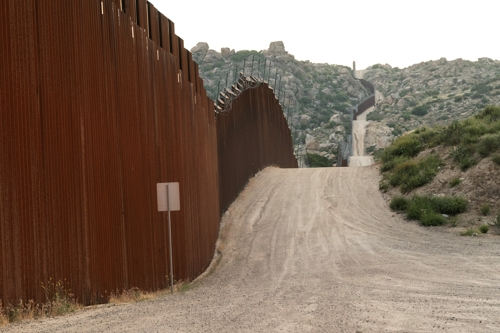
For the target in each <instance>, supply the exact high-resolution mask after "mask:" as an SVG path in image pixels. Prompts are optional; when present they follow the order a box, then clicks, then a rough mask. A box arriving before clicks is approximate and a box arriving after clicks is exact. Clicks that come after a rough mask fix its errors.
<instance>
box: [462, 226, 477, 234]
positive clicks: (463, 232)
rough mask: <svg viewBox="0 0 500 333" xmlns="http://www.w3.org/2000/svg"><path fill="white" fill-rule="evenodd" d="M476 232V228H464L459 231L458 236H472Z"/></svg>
mask: <svg viewBox="0 0 500 333" xmlns="http://www.w3.org/2000/svg"><path fill="white" fill-rule="evenodd" d="M475 233H476V230H474V229H472V228H467V229H466V230H464V231H462V232H461V233H460V236H472V235H474V234H475Z"/></svg>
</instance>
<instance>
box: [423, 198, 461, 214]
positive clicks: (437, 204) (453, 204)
mask: <svg viewBox="0 0 500 333" xmlns="http://www.w3.org/2000/svg"><path fill="white" fill-rule="evenodd" d="M431 202H432V205H433V208H434V209H435V210H436V212H439V213H441V214H447V215H458V214H461V213H463V212H465V211H466V210H467V205H468V201H467V199H465V198H461V197H452V196H446V197H432V198H431Z"/></svg>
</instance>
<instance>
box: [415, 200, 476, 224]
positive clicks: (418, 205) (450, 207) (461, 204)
mask: <svg viewBox="0 0 500 333" xmlns="http://www.w3.org/2000/svg"><path fill="white" fill-rule="evenodd" d="M467 204H468V202H467V200H466V199H464V198H460V197H450V196H447V197H431V196H420V195H414V196H413V197H411V199H410V200H409V202H408V205H407V210H406V217H407V218H409V219H411V220H420V219H421V217H422V215H423V214H426V213H431V212H434V213H437V214H446V215H457V214H460V213H463V212H465V210H466V209H467Z"/></svg>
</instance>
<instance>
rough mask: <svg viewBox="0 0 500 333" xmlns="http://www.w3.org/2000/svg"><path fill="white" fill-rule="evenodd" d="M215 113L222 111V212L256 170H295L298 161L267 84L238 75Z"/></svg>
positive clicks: (220, 146) (282, 117)
mask: <svg viewBox="0 0 500 333" xmlns="http://www.w3.org/2000/svg"><path fill="white" fill-rule="evenodd" d="M229 95H231V96H232V97H231V96H229ZM224 96H227V98H225V97H224ZM227 105H230V108H223V106H227ZM216 110H225V111H223V112H222V111H221V112H220V113H219V114H218V116H217V135H218V145H217V146H218V152H219V179H220V181H219V191H220V211H221V212H223V211H225V210H226V209H227V208H228V207H229V205H230V204H231V202H233V201H234V199H236V197H237V196H238V194H239V193H240V192H241V190H242V189H243V187H244V186H245V184H246V183H247V181H248V179H250V178H251V177H252V176H253V175H255V174H256V173H257V172H258V171H260V170H262V169H263V168H265V167H267V166H270V165H275V166H278V167H282V168H296V167H297V159H296V158H295V155H294V153H293V142H292V136H291V132H290V129H289V127H288V123H287V121H286V118H285V116H284V114H283V110H282V108H281V105H280V104H279V102H278V100H277V99H276V96H275V95H274V92H273V90H272V89H270V88H269V86H268V84H267V83H265V82H262V81H258V80H256V79H255V78H250V77H245V76H241V77H240V79H239V81H238V83H236V84H235V85H233V86H232V90H231V91H228V92H226V93H223V94H221V96H220V98H219V101H218V105H217V106H216Z"/></svg>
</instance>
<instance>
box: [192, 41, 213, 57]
mask: <svg viewBox="0 0 500 333" xmlns="http://www.w3.org/2000/svg"><path fill="white" fill-rule="evenodd" d="M208 50H209V47H208V43H205V42H199V43H198V44H196V46H194V47H193V48H192V49H191V53H193V54H194V53H198V52H200V53H203V54H205V53H207V52H208Z"/></svg>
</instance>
